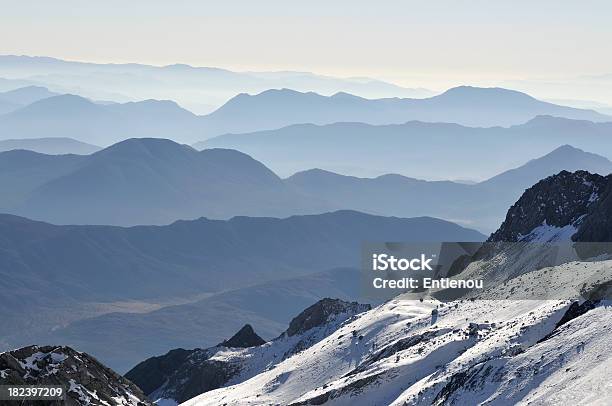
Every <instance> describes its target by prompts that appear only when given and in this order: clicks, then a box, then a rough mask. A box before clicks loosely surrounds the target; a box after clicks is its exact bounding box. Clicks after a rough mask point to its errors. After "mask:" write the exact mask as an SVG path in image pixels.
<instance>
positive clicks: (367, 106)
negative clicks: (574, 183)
mask: <svg viewBox="0 0 612 406" xmlns="http://www.w3.org/2000/svg"><path fill="white" fill-rule="evenodd" d="M9 108H10V107H9ZM538 114H551V115H557V116H563V117H570V118H580V119H588V120H593V121H605V120H608V119H609V120H611V121H612V117H609V116H604V115H602V114H599V113H597V112H595V111H592V110H580V109H574V108H570V107H563V106H557V105H554V104H551V103H545V102H541V101H539V100H536V99H534V98H532V97H530V96H528V95H526V94H524V93H519V92H515V91H511V90H506V89H499V88H494V89H483V88H472V87H459V88H454V89H451V90H449V91H447V92H445V93H443V94H441V95H439V96H435V97H431V98H428V99H400V98H389V99H374V100H370V99H364V98H361V97H358V96H354V95H351V94H347V93H337V94H334V95H332V96H322V95H319V94H316V93H313V92H308V93H300V92H297V91H294V90H288V89H282V90H267V91H264V92H262V93H259V94H257V95H254V96H250V95H248V94H239V95H238V96H236V97H234V98H232V99H231V100H229V101H228V102H227V103H225V104H224V105H223V106H221V107H220V108H219V109H217V110H216V111H214V112H212V113H210V114H208V115H206V116H197V115H195V114H192V113H191V112H189V111H187V110H185V109H183V108H181V107H179V106H178V105H177V104H176V103H174V102H172V101H167V100H162V101H160V100H145V101H140V102H128V103H114V104H110V105H107V104H100V103H94V102H92V101H90V100H88V99H86V98H83V97H81V96H75V95H68V94H66V95H60V96H55V97H49V98H46V99H43V100H39V101H37V102H34V103H33V104H30V105H28V106H26V107H23V108H21V109H17V110H15V111H12V112H10V113H7V114H4V115H2V116H0V133H2V134H19V138H41V137H47V136H52V137H70V138H74V139H78V140H79V141H83V142H89V143H93V144H96V145H102V146H107V145H109V144H112V143H114V142H117V141H120V140H123V139H126V138H131V137H163V138H170V139H173V140H175V141H179V142H187V143H193V142H196V141H201V140H203V139H206V138H209V137H213V136H217V135H221V134H227V133H248V132H253V131H261V130H271V129H278V128H281V127H286V126H289V125H292V124H302V123H311V124H319V125H323V124H331V123H337V122H362V123H368V124H377V125H382V124H401V123H405V122H407V121H409V120H420V121H426V122H456V123H460V124H465V125H476V126H495V125H511V124H519V123H524V122H525V121H527V120H529V119H532V118H533V117H535V116H536V115H538ZM11 138H16V136H12V137H11Z"/></svg>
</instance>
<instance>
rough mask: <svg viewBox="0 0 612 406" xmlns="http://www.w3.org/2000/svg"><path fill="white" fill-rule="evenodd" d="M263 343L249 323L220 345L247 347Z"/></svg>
mask: <svg viewBox="0 0 612 406" xmlns="http://www.w3.org/2000/svg"><path fill="white" fill-rule="evenodd" d="M265 343H266V341H265V340H264V339H263V338H261V337H260V336H258V335H257V334H256V333H255V330H253V327H251V325H250V324H245V326H244V327H242V328H241V329H240V330H239V331H238V332H237V333H236V334H234V335H233V336H232V338H230V339H229V340H225V341H223V342H222V343H221V344H220V345H222V346H224V347H231V348H249V347H256V346H258V345H262V344H265Z"/></svg>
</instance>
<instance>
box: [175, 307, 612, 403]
mask: <svg viewBox="0 0 612 406" xmlns="http://www.w3.org/2000/svg"><path fill="white" fill-rule="evenodd" d="M574 307H575V306H574ZM572 308H573V307H572V305H571V303H570V301H492V300H491V301H489V300H482V301H474V302H472V301H459V302H451V303H448V304H442V303H440V302H437V301H435V300H427V301H424V302H423V303H420V302H418V301H411V300H401V299H399V300H394V301H391V302H388V303H386V304H384V305H381V306H380V307H378V308H375V309H373V310H371V311H369V312H366V313H364V314H362V315H361V316H360V317H359V318H358V319H356V320H354V321H352V322H350V323H348V324H345V325H344V326H342V327H341V328H339V329H338V330H337V331H336V332H335V333H334V334H332V335H330V336H329V337H327V338H326V339H324V340H322V341H321V342H319V343H317V344H315V345H314V346H312V347H311V348H308V349H306V350H304V351H303V352H301V353H298V354H296V355H295V356H293V357H291V358H289V359H286V360H284V361H283V362H281V363H280V364H278V365H277V366H276V367H275V368H274V369H272V370H269V371H265V372H263V373H261V374H259V375H257V376H255V377H253V378H251V379H249V380H247V381H245V382H242V383H240V384H238V385H234V386H230V387H227V388H221V389H218V390H215V391H212V392H208V393H206V394H204V395H201V396H198V397H196V398H194V399H192V400H190V401H188V402H185V405H219V404H227V405H244V404H253V405H255V404H261V405H263V404H266V405H269V404H273V405H281V404H282V405H288V404H293V405H308V404H333V405H354V404H360V405H361V404H364V405H365V404H367V405H387V404H403V402H408V404H417V405H421V404H431V403H432V402H433V403H436V402H437V404H450V402H447V400H448V399H451V398H454V397H457V398H459V397H462V396H463V399H462V401H463V403H462V402H458V403H456V404H476V403H472V402H471V401H470V399H472V400H473V399H481V398H484V399H487V397H488V396H491V393H494V394H496V395H495V396H496V398H495V399H494V402H493V404H508V403H512V402H511V401H509V399H511V398H512V397H515V398H516V396H517V393H516V392H512V391H511V390H510V388H508V387H505V386H504V385H505V382H506V379H499V373H498V374H497V375H496V374H495V373H494V372H495V370H494V369H493V368H490V369H489V370H487V369H486V368H481V367H482V366H483V365H485V366H487V367H488V366H489V365H492V366H498V367H499V366H502V365H506V368H505V369H503V373H504V377H511V376H513V375H515V374H516V376H517V377H519V378H520V380H521V381H522V382H523V383H524V386H529V387H531V388H534V390H535V388H536V387H538V383H539V381H538V379H544V378H546V376H547V375H548V376H549V377H551V376H554V374H562V371H563V370H564V369H565V368H568V367H569V368H572V365H573V364H574V363H575V361H576V360H577V359H576V357H575V356H574V355H573V353H574V352H575V351H576V350H577V348H576V347H577V346H579V347H586V346H591V343H593V346H594V348H593V351H594V353H593V354H594V356H593V357H590V358H589V359H587V365H584V366H581V367H580V370H587V369H591V370H592V371H591V373H590V374H589V375H588V377H587V378H584V377H583V379H584V380H583V382H584V384H583V386H585V385H586V382H593V383H594V384H596V383H597V380H598V379H600V380H601V376H598V374H600V373H601V372H602V371H603V370H602V369H601V366H600V365H599V363H600V362H603V361H605V362H609V361H608V360H609V358H608V356H607V355H605V354H606V352H599V355H600V357H599V359H598V358H597V354H596V352H597V351H598V350H600V349H601V347H602V346H603V345H609V344H610V340H611V339H612V335H611V334H610V333H608V331H607V330H606V327H607V324H609V318H610V316H611V315H612V313H610V309H609V308H608V307H605V306H603V305H602V304H600V305H596V306H595V305H594V308H593V309H591V310H589V311H587V312H586V313H585V314H583V315H579V316H578V317H577V318H576V319H575V321H574V322H573V323H572V321H569V322H567V323H565V324H564V325H563V326H560V327H559V328H558V327H557V326H558V325H560V321H561V320H563V318H564V316H565V315H567V314H571V313H572V312H571V311H570V312H569V313H568V310H570V309H572ZM434 309H435V310H437V311H436V312H433V313H432V311H433V310H434ZM583 324H590V325H591V326H592V327H591V332H583V331H581V332H577V333H576V334H578V335H579V336H580V337H584V338H585V340H584V345H582V344H580V341H579V342H576V341H574V340H571V341H570V340H565V343H564V346H562V347H561V348H557V347H558V345H555V344H554V343H556V341H560V340H562V338H561V337H563V336H564V335H571V334H574V331H575V330H576V331H577V330H578V329H579V328H578V326H580V325H583ZM352 331H356V336H355V335H353V334H352ZM594 331H599V335H600V337H595V336H594V335H593V334H592V332H594ZM551 333H552V335H551ZM555 337H559V338H555ZM586 340H589V341H586ZM540 341H541V342H540ZM549 348H550V349H553V348H554V349H556V350H555V352H554V353H551V352H550V351H548V349H549ZM543 354H544V355H545V358H544V359H542V358H541V355H543ZM554 354H559V355H561V354H564V356H565V359H561V358H559V357H556V356H555V355H554ZM517 357H519V358H517ZM556 358H559V359H557V360H556V363H551V362H552V361H553V360H555V359H556ZM538 363H541V364H544V365H548V364H550V365H548V366H547V367H546V374H543V375H542V377H541V378H540V377H538V378H537V379H534V378H533V376H534V374H533V372H532V370H527V368H525V365H536V364H538ZM580 370H576V371H575V373H574V374H575V375H576V376H578V375H579V374H580ZM475 373H479V374H480V375H481V376H482V378H483V379H481V380H479V381H477V382H482V381H486V380H487V379H488V380H489V384H488V385H481V386H478V385H475V384H474V385H472V384H470V385H466V382H467V381H468V379H465V380H464V381H463V382H462V381H461V379H462V377H464V376H468V377H471V375H470V374H475ZM520 373H522V374H520ZM548 379H549V380H550V381H549V382H553V380H552V378H548ZM547 385H549V384H548V383H547ZM576 386H577V387H578V386H580V384H579V383H577V384H576ZM546 387H547V386H544V387H541V388H540V389H541V390H542V392H535V391H534V393H540V396H542V397H543V399H546V397H547V396H548V395H547V394H546V393H545V391H544V389H545V388H546ZM604 389H605V387H603V386H601V387H599V389H598V391H591V393H592V395H591V396H597V397H598V399H599V400H601V399H606V398H607V399H609V397H610V396H612V392H611V391H610V390H609V389H608V390H607V391H606V390H604ZM592 400H597V399H592ZM466 401H467V403H466Z"/></svg>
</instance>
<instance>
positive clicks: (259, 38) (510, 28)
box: [0, 0, 612, 87]
mask: <svg viewBox="0 0 612 406" xmlns="http://www.w3.org/2000/svg"><path fill="white" fill-rule="evenodd" d="M0 10H1V15H0V54H17V55H38V56H43V55H44V56H53V57H58V58H63V59H70V60H81V61H91V62H140V63H148V64H155V65H165V64H173V63H187V64H191V65H196V66H216V67H224V68H228V69H233V70H257V71H261V70H299V71H312V72H317V73H322V74H331V75H336V76H344V77H349V76H369V77H376V78H380V79H385V80H390V81H394V82H396V83H400V84H403V85H413V86H414V85H423V86H426V87H427V85H430V84H432V83H433V84H435V83H438V84H442V83H443V82H470V81H471V82H479V83H485V82H488V81H490V82H499V81H500V80H502V79H503V80H528V79H538V78H547V79H549V80H550V79H554V80H557V79H558V78H568V77H575V76H582V75H601V74H610V73H612V52H610V44H612V24H610V20H611V17H612V2H610V1H589V0H586V1H564V0H557V1H548V0H542V1H522V0H514V1H505V0H496V1H464V0H454V1H410V0H402V1H385V0H379V1H360V0H352V1H345V0H334V1H329V0H327V1H319V0H309V1H287V0H283V1H270V0H258V1H253V0H249V1H233V0H224V1H222V2H221V1H216V2H210V1H202V0H197V1H192V0H173V1H170V0H167V1H159V0H147V1H143V0H122V1H117V0H105V1H94V0H90V1H83V0H54V1H48V0H44V1H30V0H17V1H7V0H0ZM442 86H443V85H442ZM430 87H431V86H430ZM438 87H440V86H438Z"/></svg>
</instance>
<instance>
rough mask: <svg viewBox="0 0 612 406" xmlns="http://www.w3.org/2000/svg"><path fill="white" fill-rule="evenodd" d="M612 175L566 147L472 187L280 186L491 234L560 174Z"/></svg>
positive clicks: (382, 183) (332, 179)
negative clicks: (520, 202)
mask: <svg viewBox="0 0 612 406" xmlns="http://www.w3.org/2000/svg"><path fill="white" fill-rule="evenodd" d="M579 169H584V170H588V171H590V172H594V173H600V174H603V175H606V174H608V173H610V172H612V162H610V161H609V160H608V159H606V158H604V157H602V156H599V155H596V154H592V153H588V152H584V151H582V150H580V149H577V148H573V147H571V146H569V145H565V146H561V147H559V148H557V149H555V150H554V151H552V152H550V153H549V154H546V155H545V156H543V157H541V158H538V159H534V160H532V161H529V162H527V163H526V164H525V165H523V166H520V167H518V168H516V169H512V170H509V171H506V172H504V173H501V174H499V175H497V176H495V177H493V178H490V179H488V180H486V181H484V182H480V183H477V184H473V185H472V184H463V183H456V182H449V181H439V182H432V181H424V180H418V179H413V178H407V177H404V176H401V175H384V176H379V177H377V178H357V177H352V176H343V175H338V174H336V173H332V172H327V171H323V170H320V169H313V170H309V171H304V172H299V173H297V174H295V175H293V176H291V177H289V178H287V179H286V180H285V181H286V182H287V183H288V184H289V185H292V186H293V187H295V188H296V189H297V190H299V191H300V192H301V193H304V194H310V195H313V196H318V197H320V198H322V199H325V200H327V201H329V202H330V203H332V204H334V205H337V206H338V207H343V208H347V209H353V210H359V211H364V212H370V213H378V214H384V215H395V216H406V215H408V213H409V214H410V215H431V216H435V217H441V218H445V219H449V220H452V221H455V222H459V223H464V224H469V225H470V226H472V227H477V228H479V229H481V230H485V231H494V230H495V229H496V228H497V227H498V225H499V224H500V223H501V221H502V220H503V218H504V215H505V213H506V210H507V208H508V207H510V205H511V204H512V203H513V202H515V201H516V199H518V198H519V197H520V195H521V194H522V193H523V191H524V190H525V189H527V188H528V187H530V186H531V185H533V184H534V183H536V182H538V181H539V180H540V179H543V178H545V177H547V176H551V175H554V174H556V173H559V172H560V171H562V170H568V171H576V170H579Z"/></svg>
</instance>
